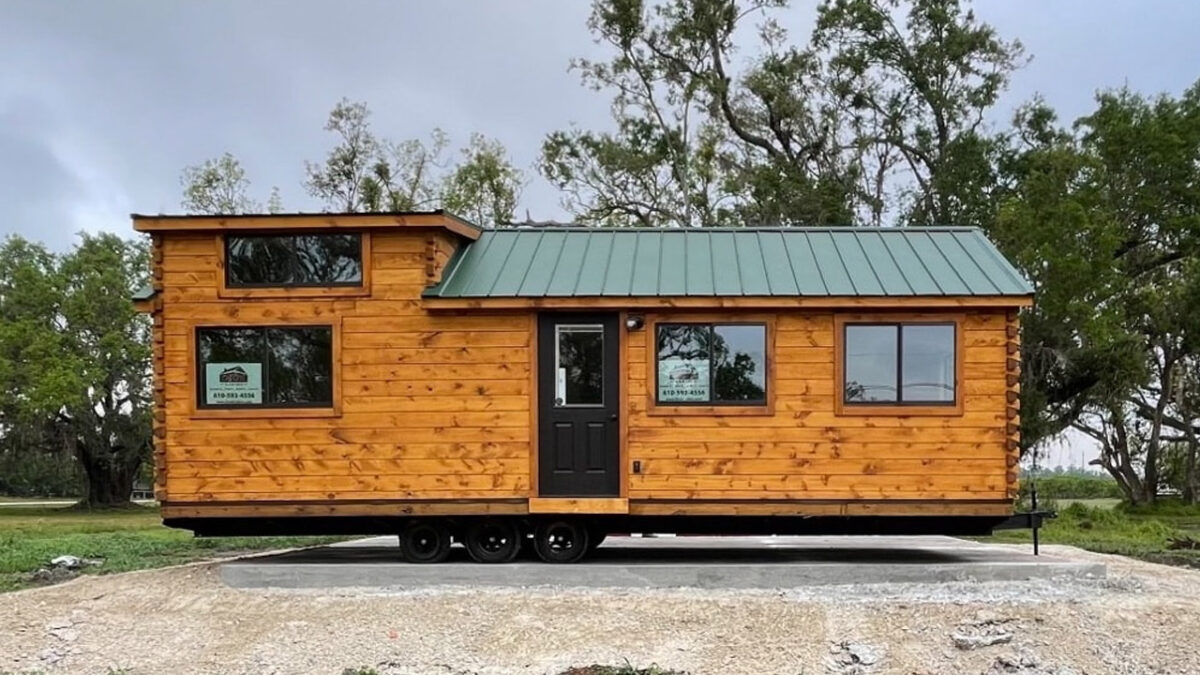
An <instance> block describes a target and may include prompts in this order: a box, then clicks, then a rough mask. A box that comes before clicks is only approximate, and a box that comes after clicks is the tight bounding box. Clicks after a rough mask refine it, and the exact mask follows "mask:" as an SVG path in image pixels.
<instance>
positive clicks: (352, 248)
mask: <svg viewBox="0 0 1200 675" xmlns="http://www.w3.org/2000/svg"><path fill="white" fill-rule="evenodd" d="M225 283H226V285H227V286H229V287H231V288H256V287H257V288H263V287H280V286H318V287H319V286H352V287H353V286H362V285H363V242H362V235H361V234H358V233H323V234H298V235H248V236H242V235H229V236H227V237H226V238H225Z"/></svg>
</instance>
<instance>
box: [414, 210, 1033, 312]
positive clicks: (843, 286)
mask: <svg viewBox="0 0 1200 675" xmlns="http://www.w3.org/2000/svg"><path fill="white" fill-rule="evenodd" d="M1032 293H1033V288H1032V287H1031V286H1030V285H1029V282H1028V281H1026V280H1025V279H1024V278H1023V277H1022V276H1021V274H1020V273H1019V272H1017V270H1016V269H1014V268H1013V266H1012V265H1011V264H1009V262H1008V261H1007V260H1005V259H1004V256H1002V255H1001V254H1000V252H999V251H998V250H996V247H995V246H994V245H993V244H992V242H991V241H989V240H988V238H987V237H986V236H984V234H983V232H981V231H980V230H979V229H977V228H973V227H937V228H934V227H910V228H899V227H895V228H893V227H889V228H875V227H872V228H861V227H860V228H851V227H843V228H810V227H792V228H770V229H767V228H703V229H700V228H695V229H644V228H627V229H626V228H590V227H564V228H536V229H535V228H527V229H505V230H488V231H485V232H484V233H483V234H482V235H481V236H480V237H479V239H478V240H477V241H474V242H472V243H470V244H467V245H466V246H465V247H464V248H462V249H460V250H459V252H458V253H457V254H456V255H455V256H454V258H453V259H452V260H451V261H450V263H449V266H448V268H447V270H446V272H445V274H443V276H442V281H441V283H439V284H438V285H436V286H432V287H430V288H428V289H426V291H425V297H433V298H483V297H572V296H574V297H582V296H610V297H611V296H618V297H624V296H639V297H645V296H739V295H743V296H945V295H1014V296H1025V295H1030V294H1032Z"/></svg>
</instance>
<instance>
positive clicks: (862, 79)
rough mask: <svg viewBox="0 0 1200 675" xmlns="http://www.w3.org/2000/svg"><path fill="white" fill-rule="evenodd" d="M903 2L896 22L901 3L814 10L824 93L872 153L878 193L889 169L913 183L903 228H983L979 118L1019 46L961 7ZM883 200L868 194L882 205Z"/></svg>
mask: <svg viewBox="0 0 1200 675" xmlns="http://www.w3.org/2000/svg"><path fill="white" fill-rule="evenodd" d="M906 4H907V11H906V12H904V14H903V15H901V11H900V9H901V7H902V5H901V3H900V2H899V0H830V1H828V2H826V3H825V4H823V5H822V6H821V8H820V9H819V10H818V18H817V29H816V31H815V32H814V39H813V40H814V44H815V45H816V46H817V47H818V48H820V49H822V50H828V52H829V63H830V69H831V72H832V84H831V87H832V88H833V90H834V91H835V92H836V94H837V96H838V97H839V98H840V99H841V100H842V102H843V103H844V104H845V105H846V106H847V107H848V108H849V109H850V110H852V111H854V112H855V113H856V124H855V130H856V133H857V135H858V141H859V143H860V144H862V145H863V146H864V147H866V148H874V149H876V153H875V155H874V161H875V164H874V166H870V161H871V159H872V156H871V155H870V154H868V155H867V163H868V166H866V167H864V171H865V173H867V174H868V175H871V174H872V173H876V172H877V175H878V176H879V180H878V181H877V184H878V185H879V186H880V190H881V192H882V190H883V189H886V187H887V183H888V182H890V181H887V180H886V179H885V178H884V176H886V175H887V174H889V173H891V171H892V168H891V167H892V166H893V165H894V166H896V167H897V168H899V169H902V170H903V172H904V173H903V174H902V176H899V177H902V178H906V179H908V180H911V181H912V183H914V184H915V185H913V186H912V187H911V188H908V189H907V190H906V191H907V192H908V193H909V194H908V195H907V196H906V198H905V199H904V202H903V203H902V205H901V206H902V213H903V214H904V218H905V220H907V221H908V222H910V223H914V224H925V225H947V224H953V225H964V224H969V225H974V224H983V223H984V222H987V221H988V220H990V219H991V218H990V214H989V213H988V211H989V207H990V206H991V205H993V204H994V201H993V200H990V199H988V188H989V187H990V186H991V185H993V184H994V180H993V179H992V176H991V175H990V174H991V171H990V169H991V167H992V164H991V162H990V161H989V155H990V152H991V151H992V149H993V148H994V140H995V139H993V138H990V137H989V135H988V134H987V133H986V132H985V129H984V119H985V113H986V112H987V111H988V110H989V109H990V108H991V107H992V106H993V105H994V104H995V103H996V100H997V99H998V98H999V96H1000V94H1001V93H1002V92H1003V91H1004V89H1005V87H1006V86H1007V85H1008V80H1009V76H1010V75H1011V73H1012V71H1013V70H1014V69H1016V68H1017V67H1019V66H1020V65H1021V64H1022V63H1023V61H1024V57H1023V54H1024V52H1023V48H1022V47H1021V44H1020V43H1019V42H1017V41H1011V42H1010V41H1005V40H1002V39H1001V38H1000V37H999V36H998V35H997V34H996V31H995V29H994V28H993V27H991V26H989V25H987V24H985V23H981V22H980V21H979V20H978V19H977V18H976V17H975V15H974V12H972V11H970V10H968V9H964V8H963V3H962V2H960V0H912V2H909V3H906ZM889 151H894V153H895V155H893V154H892V152H889ZM880 153H882V154H880ZM897 156H898V157H899V158H900V161H899V162H895V161H894V160H893V158H894V157H897ZM884 196H885V195H883V194H875V195H872V197H873V198H874V199H875V203H876V204H880V205H881V204H883V203H885V200H884Z"/></svg>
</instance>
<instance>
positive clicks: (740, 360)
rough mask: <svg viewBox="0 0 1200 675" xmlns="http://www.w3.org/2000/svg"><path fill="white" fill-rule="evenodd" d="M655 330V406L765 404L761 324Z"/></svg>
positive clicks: (661, 326)
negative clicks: (656, 354) (656, 349)
mask: <svg viewBox="0 0 1200 675" xmlns="http://www.w3.org/2000/svg"><path fill="white" fill-rule="evenodd" d="M656 331H657V333H656V338H655V339H656V343H657V346H658V356H657V359H656V361H657V366H658V367H657V369H656V372H655V377H656V384H657V386H656V393H655V400H656V401H657V402H658V403H659V404H660V405H662V404H670V405H698V404H707V405H713V404H718V405H766V403H767V327H766V325H765V324H697V323H675V324H658V325H657V326H656Z"/></svg>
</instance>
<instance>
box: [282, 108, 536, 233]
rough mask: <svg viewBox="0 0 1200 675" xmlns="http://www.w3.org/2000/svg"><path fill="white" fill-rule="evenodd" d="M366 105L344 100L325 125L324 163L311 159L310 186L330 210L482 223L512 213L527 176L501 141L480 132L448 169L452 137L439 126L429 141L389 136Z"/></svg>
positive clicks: (501, 219)
mask: <svg viewBox="0 0 1200 675" xmlns="http://www.w3.org/2000/svg"><path fill="white" fill-rule="evenodd" d="M370 117H371V111H370V109H369V108H368V107H367V104H366V103H362V102H351V101H349V100H346V99H342V100H341V101H340V102H339V103H338V104H337V105H336V106H334V109H333V111H332V112H330V114H329V120H328V122H327V123H326V124H325V129H326V130H327V131H331V132H333V133H334V134H335V136H336V138H337V142H336V144H335V145H334V147H333V148H332V149H330V151H329V153H328V154H327V155H326V157H325V160H324V161H323V162H321V163H315V162H307V163H306V164H305V172H306V174H307V178H306V180H305V188H306V189H307V190H308V193H309V194H310V195H312V196H313V197H316V198H317V199H320V200H321V201H322V202H323V203H324V205H325V208H327V209H329V210H331V211H342V212H371V211H419V210H426V209H436V208H447V209H450V210H461V211H470V215H471V217H472V218H474V219H475V221H476V222H478V223H480V224H484V225H487V224H495V223H503V222H508V221H510V220H511V219H512V215H513V210H514V209H515V207H516V201H517V198H518V197H519V195H520V192H521V187H522V183H523V178H522V175H521V172H520V170H518V169H516V168H515V167H513V165H512V163H511V161H510V160H509V159H508V153H507V151H506V150H505V148H504V146H503V145H501V144H500V143H499V142H498V141H494V140H490V139H488V138H486V137H484V136H482V135H479V134H475V135H473V136H472V137H471V141H470V143H469V144H468V145H467V147H466V148H464V149H463V151H462V156H463V161H462V163H460V164H459V165H457V166H455V167H454V168H452V169H450V170H447V169H446V161H445V158H444V156H445V153H446V150H447V149H448V147H449V145H450V142H449V138H448V137H447V136H446V134H445V133H444V132H442V130H440V129H434V130H433V132H432V134H430V138H429V141H428V142H425V141H422V140H420V139H408V140H404V141H400V142H392V141H389V140H387V139H381V138H379V137H377V136H376V135H375V133H374V131H373V130H372V129H371V124H370Z"/></svg>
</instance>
